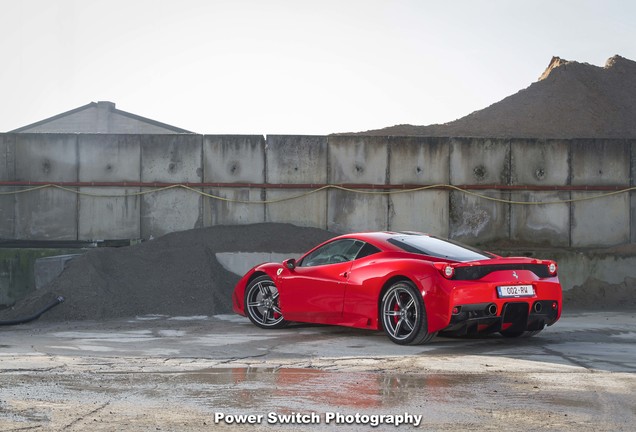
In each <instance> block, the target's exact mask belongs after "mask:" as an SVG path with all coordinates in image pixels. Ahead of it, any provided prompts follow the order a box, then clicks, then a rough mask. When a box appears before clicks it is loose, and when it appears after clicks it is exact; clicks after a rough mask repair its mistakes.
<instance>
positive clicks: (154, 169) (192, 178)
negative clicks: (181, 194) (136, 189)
mask: <svg viewBox="0 0 636 432" xmlns="http://www.w3.org/2000/svg"><path fill="white" fill-rule="evenodd" d="M140 140H141V181H142V182H167V183H200V182H201V181H202V180H203V161H202V159H203V139H202V136H201V135H142V136H141V137H140Z"/></svg>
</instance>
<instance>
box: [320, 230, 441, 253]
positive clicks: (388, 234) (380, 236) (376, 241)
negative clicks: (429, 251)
mask: <svg viewBox="0 0 636 432" xmlns="http://www.w3.org/2000/svg"><path fill="white" fill-rule="evenodd" d="M404 236H427V237H428V236H429V234H425V233H421V232H416V231H372V232H358V233H351V234H345V235H341V236H338V237H336V238H334V239H332V240H336V239H346V238H354V239H358V240H362V241H365V242H367V243H371V244H373V245H375V246H381V247H382V248H383V249H389V250H401V249H400V248H398V247H396V246H395V245H393V244H391V243H390V242H389V241H388V240H389V239H392V238H395V237H404Z"/></svg>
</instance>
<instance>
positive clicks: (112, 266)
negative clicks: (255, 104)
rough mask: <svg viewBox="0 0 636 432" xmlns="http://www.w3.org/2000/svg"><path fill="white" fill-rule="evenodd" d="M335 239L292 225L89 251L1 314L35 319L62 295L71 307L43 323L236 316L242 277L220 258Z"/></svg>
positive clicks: (185, 234)
mask: <svg viewBox="0 0 636 432" xmlns="http://www.w3.org/2000/svg"><path fill="white" fill-rule="evenodd" d="M333 236H335V234H333V233H330V232H328V231H324V230H321V229H316V228H301V227H297V226H294V225H289V224H275V223H268V224H254V225H241V226H215V227H211V228H203V229H195V230H189V231H182V232H176V233H171V234H167V235H165V236H163V237H160V238H157V239H155V240H151V241H148V242H145V243H142V244H139V245H135V246H130V247H125V248H103V249H94V250H90V251H88V252H87V253H86V254H84V255H82V256H81V257H78V258H76V259H74V260H73V261H71V262H70V263H69V265H68V267H67V268H66V269H65V270H64V272H62V274H61V275H60V276H59V277H58V278H57V279H55V280H54V281H53V282H51V283H50V284H49V285H48V286H47V287H45V288H44V289H41V290H39V291H36V292H34V293H33V294H31V295H30V296H28V297H27V298H25V299H24V300H22V301H20V302H18V303H17V304H16V305H15V306H14V307H13V308H11V309H7V310H4V311H2V313H0V321H2V320H9V319H15V318H22V317H25V316H29V315H31V314H32V313H34V312H36V311H38V310H40V309H41V308H42V307H44V306H45V305H47V304H49V303H50V302H51V301H52V300H53V299H55V298H56V297H57V296H58V295H61V296H64V297H65V298H66V301H65V302H64V303H63V304H62V305H60V306H58V307H56V308H54V309H52V310H51V311H50V312H47V313H46V314H45V315H43V316H42V318H40V319H42V320H50V321H66V320H69V321H73V320H87V319H88V320H103V319H109V318H118V317H132V316H136V315H147V314H161V315H170V316H183V315H213V314H222V313H230V312H231V311H232V306H231V300H230V296H231V292H232V290H233V288H234V285H235V284H236V282H238V279H239V277H238V276H236V275H235V274H233V273H230V272H228V271H227V270H225V269H224V268H223V267H222V266H221V265H220V264H219V263H218V261H217V259H216V256H215V254H216V253H218V252H281V253H285V252H289V253H293V252H302V251H305V250H307V249H309V248H310V247H313V246H315V245H316V244H318V243H320V242H322V241H325V240H327V239H329V238H331V237H333Z"/></svg>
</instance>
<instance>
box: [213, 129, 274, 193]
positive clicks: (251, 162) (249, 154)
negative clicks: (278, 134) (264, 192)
mask: <svg viewBox="0 0 636 432" xmlns="http://www.w3.org/2000/svg"><path fill="white" fill-rule="evenodd" d="M203 173H204V176H203V181H204V182H206V183H217V182H218V183H264V182H265V138H263V136H262V135H206V136H204V137H203Z"/></svg>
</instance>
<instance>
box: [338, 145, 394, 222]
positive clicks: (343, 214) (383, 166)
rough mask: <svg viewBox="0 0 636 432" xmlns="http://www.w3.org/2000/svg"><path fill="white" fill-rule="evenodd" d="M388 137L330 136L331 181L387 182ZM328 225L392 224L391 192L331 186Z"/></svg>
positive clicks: (355, 182) (356, 182)
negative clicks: (389, 209) (389, 193)
mask: <svg viewBox="0 0 636 432" xmlns="http://www.w3.org/2000/svg"><path fill="white" fill-rule="evenodd" d="M388 144H389V139H388V137H365V136H331V137H329V183H331V184H341V183H353V184H386V183H387V168H388ZM327 199H328V204H327V207H328V209H327V229H328V230H329V231H334V232H338V233H344V232H353V231H372V230H385V229H387V228H388V196H387V195H382V194H365V193H355V192H348V191H342V190H330V191H329V194H328V198H327Z"/></svg>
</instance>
